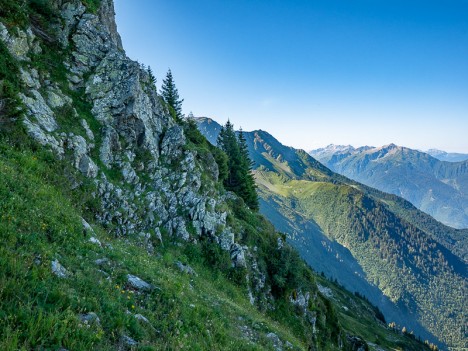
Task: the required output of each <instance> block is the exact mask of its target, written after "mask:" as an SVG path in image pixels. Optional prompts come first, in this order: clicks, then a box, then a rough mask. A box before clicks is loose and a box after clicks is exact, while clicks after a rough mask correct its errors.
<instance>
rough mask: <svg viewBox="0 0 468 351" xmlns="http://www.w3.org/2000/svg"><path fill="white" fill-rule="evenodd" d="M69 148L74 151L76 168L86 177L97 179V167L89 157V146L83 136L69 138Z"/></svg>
mask: <svg viewBox="0 0 468 351" xmlns="http://www.w3.org/2000/svg"><path fill="white" fill-rule="evenodd" d="M68 147H69V148H70V149H71V150H73V153H74V156H75V162H74V165H75V167H76V168H77V169H78V170H79V171H80V172H81V173H82V174H83V175H85V176H87V177H90V178H95V177H96V176H97V174H98V170H99V169H98V167H97V165H96V164H95V163H94V162H93V160H91V158H90V157H89V156H88V155H87V153H88V144H87V143H86V140H85V138H83V137H82V136H81V135H73V136H72V137H70V138H69V141H68Z"/></svg>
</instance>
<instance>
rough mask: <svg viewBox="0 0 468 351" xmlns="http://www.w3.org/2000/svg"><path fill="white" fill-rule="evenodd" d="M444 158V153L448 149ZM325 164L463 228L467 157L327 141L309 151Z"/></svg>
mask: <svg viewBox="0 0 468 351" xmlns="http://www.w3.org/2000/svg"><path fill="white" fill-rule="evenodd" d="M437 154H438V155H445V156H444V158H449V156H448V155H449V154H446V153H445V154H442V153H440V152H438V153H437ZM310 155H312V156H313V157H315V158H316V159H317V160H319V161H320V162H322V163H323V164H324V165H326V166H327V167H328V168H330V169H331V170H333V171H334V172H337V173H339V174H342V175H344V176H346V177H348V178H351V179H353V180H356V181H358V182H361V183H363V184H366V185H369V186H371V187H374V188H376V189H379V190H382V191H385V192H388V193H391V194H395V195H398V196H401V197H403V198H405V199H406V200H408V201H410V202H411V203H412V204H413V205H415V206H416V207H417V208H419V209H420V210H422V211H424V212H426V213H428V214H430V215H431V216H433V217H434V218H435V219H437V220H438V221H440V222H442V223H444V224H446V225H449V226H452V227H454V228H468V161H467V160H465V161H459V162H448V161H441V160H439V159H438V158H435V157H432V156H431V155H429V154H428V153H424V152H421V151H418V150H413V149H409V148H406V147H401V146H397V145H394V144H390V145H385V146H382V147H369V146H364V147H360V148H354V147H352V146H349V145H348V146H336V145H329V146H327V147H326V148H322V149H317V150H312V151H310Z"/></svg>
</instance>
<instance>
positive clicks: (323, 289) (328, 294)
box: [317, 284, 333, 299]
mask: <svg viewBox="0 0 468 351" xmlns="http://www.w3.org/2000/svg"><path fill="white" fill-rule="evenodd" d="M317 288H318V289H319V291H320V293H321V294H322V295H324V296H326V297H328V298H329V299H331V298H333V292H332V291H331V289H330V288H327V287H326V286H323V285H320V284H317Z"/></svg>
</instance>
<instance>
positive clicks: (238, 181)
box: [217, 120, 258, 210]
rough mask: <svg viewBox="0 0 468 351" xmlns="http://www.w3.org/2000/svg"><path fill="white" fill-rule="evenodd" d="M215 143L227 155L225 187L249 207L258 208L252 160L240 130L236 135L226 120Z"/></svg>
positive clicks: (231, 125)
mask: <svg viewBox="0 0 468 351" xmlns="http://www.w3.org/2000/svg"><path fill="white" fill-rule="evenodd" d="M217 143H218V146H219V147H220V148H221V149H222V150H223V151H224V152H225V153H226V155H227V157H228V162H227V164H228V173H227V177H226V179H225V180H224V186H225V188H226V189H227V190H230V191H233V192H235V193H236V194H237V195H239V196H240V197H241V198H242V199H243V200H244V201H245V203H246V204H247V206H249V207H250V208H251V209H253V210H258V196H257V192H256V187H255V180H254V178H253V175H252V162H251V160H250V158H249V153H248V149H247V143H246V140H245V137H244V135H243V133H242V131H240V133H239V136H237V135H236V133H235V131H234V126H233V124H232V123H231V122H230V121H229V120H228V121H227V123H226V124H225V125H224V126H223V127H222V128H221V131H220V133H219V135H218V140H217Z"/></svg>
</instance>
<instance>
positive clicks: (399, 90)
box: [115, 0, 468, 153]
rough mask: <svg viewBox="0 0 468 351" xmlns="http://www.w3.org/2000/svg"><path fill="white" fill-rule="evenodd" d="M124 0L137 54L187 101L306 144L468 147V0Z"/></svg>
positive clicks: (203, 112)
mask: <svg viewBox="0 0 468 351" xmlns="http://www.w3.org/2000/svg"><path fill="white" fill-rule="evenodd" d="M450 5H451V6H447V4H446V3H440V2H436V1H429V2H428V1H424V2H423V1H413V2H411V3H408V2H404V1H392V2H389V1H387V2H379V3H374V2H371V1H368V0H358V1H355V2H352V3H351V2H349V3H343V2H340V1H338V0H331V1H328V2H317V1H312V2H310V1H305V0H295V1H291V2H281V1H267V0H259V1H255V2H252V1H248V0H239V1H235V2H219V1H215V0H199V1H175V2H159V1H157V2H154V1H150V0H141V1H140V2H138V4H136V3H134V2H128V1H123V0H116V1H115V6H116V15H117V26H118V29H119V32H120V34H121V36H122V40H123V44H124V48H125V50H126V52H127V54H128V55H129V56H130V57H131V58H133V59H136V60H138V61H139V62H141V63H144V64H146V65H150V66H151V67H152V69H153V71H154V73H155V75H156V77H157V79H158V86H160V83H161V81H162V79H163V78H164V76H165V74H166V71H167V69H168V68H169V67H170V68H171V70H172V72H173V75H174V78H175V82H176V85H177V87H178V89H179V94H180V96H181V97H182V98H184V99H185V101H184V104H183V109H184V113H186V114H188V113H189V112H190V111H193V113H194V115H197V116H208V117H210V118H213V119H214V120H216V121H218V122H220V123H223V122H224V121H226V120H227V119H228V118H229V119H230V120H231V121H232V122H233V123H234V125H235V126H236V127H242V128H243V129H244V130H255V129H263V130H266V131H268V132H269V133H271V134H272V135H273V136H275V138H277V139H278V140H280V141H281V142H282V143H284V144H286V145H289V146H293V147H296V148H301V149H305V150H310V149H316V148H319V147H324V146H326V145H328V144H337V145H341V144H343V145H347V144H350V145H353V146H362V145H374V146H382V145H386V144H390V143H394V144H397V145H401V146H406V147H410V148H414V149H421V150H427V149H431V148H437V149H440V150H443V151H447V152H459V153H468V138H467V137H466V135H467V132H468V98H467V96H468V19H467V17H468V16H467V15H466V14H467V13H468V4H467V3H464V2H463V1H461V0H460V1H451V2H450Z"/></svg>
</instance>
